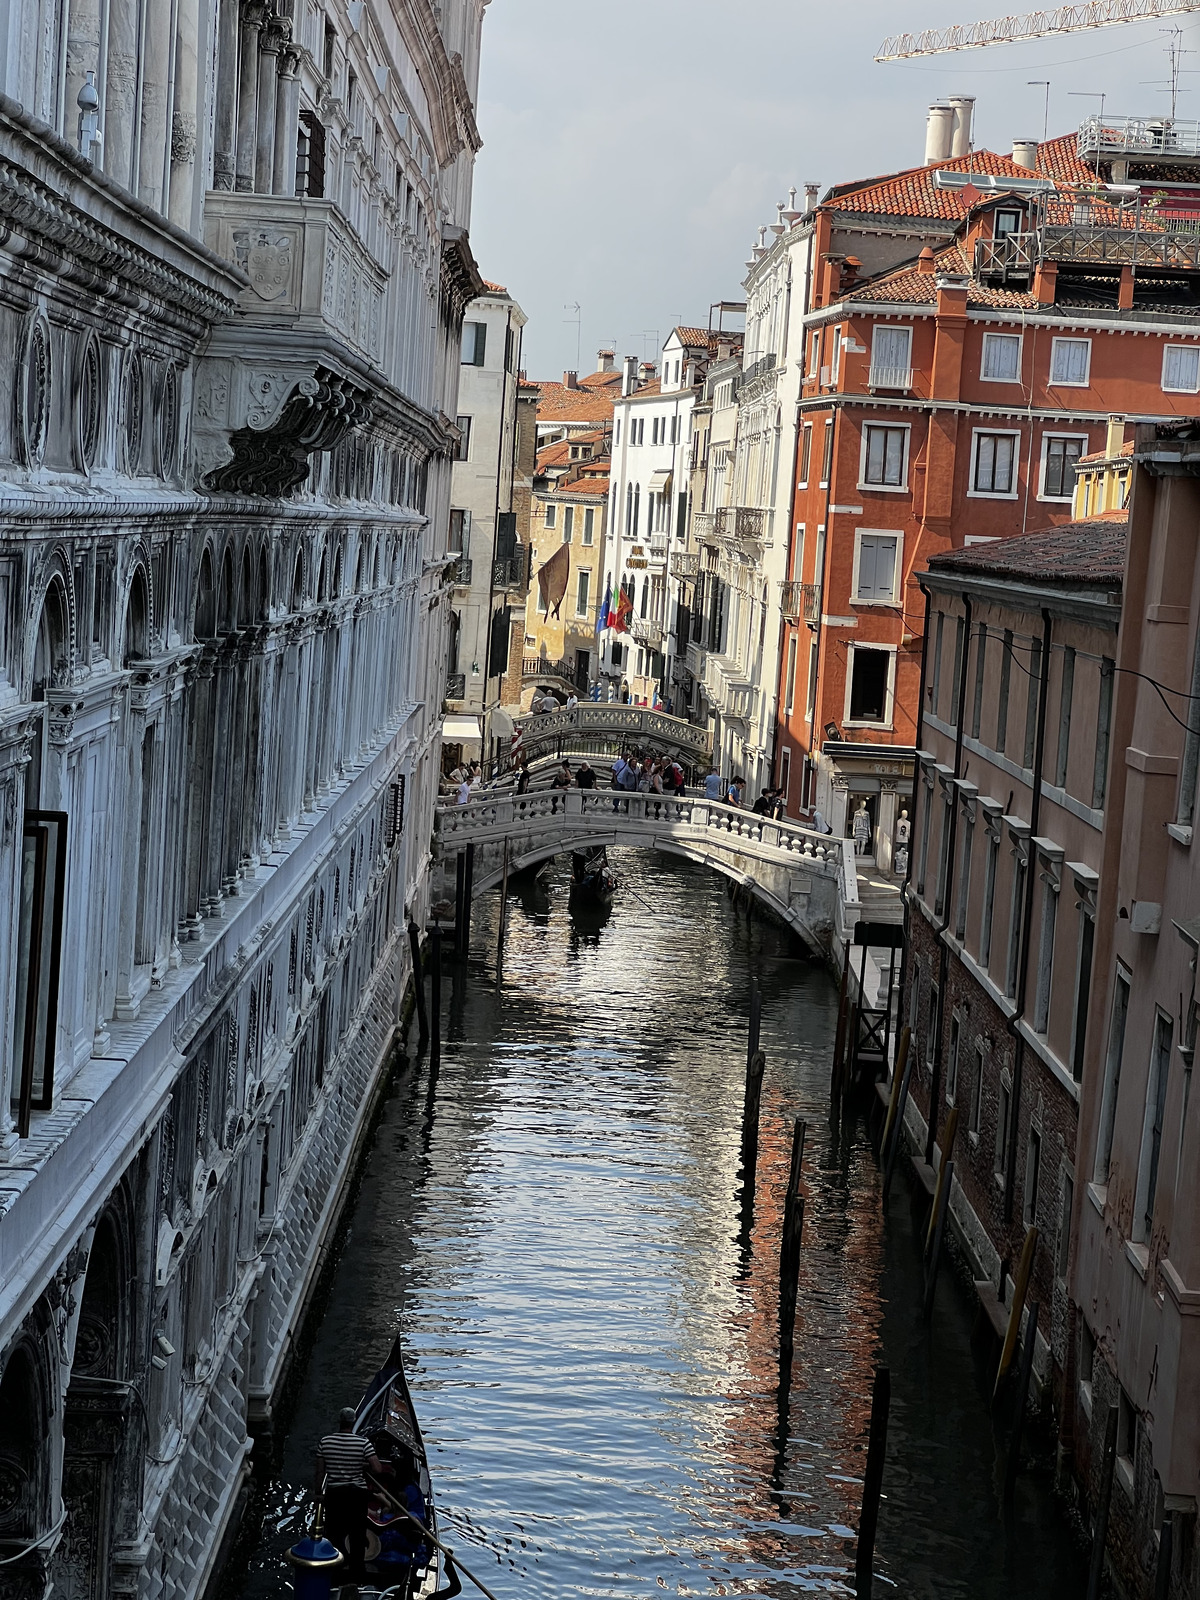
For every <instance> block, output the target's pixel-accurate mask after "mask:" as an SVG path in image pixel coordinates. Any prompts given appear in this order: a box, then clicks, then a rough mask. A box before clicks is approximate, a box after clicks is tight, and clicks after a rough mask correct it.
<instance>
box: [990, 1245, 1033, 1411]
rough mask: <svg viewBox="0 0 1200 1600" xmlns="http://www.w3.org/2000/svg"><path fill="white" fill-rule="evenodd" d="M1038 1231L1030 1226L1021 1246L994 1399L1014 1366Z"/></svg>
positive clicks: (993, 1392)
mask: <svg viewBox="0 0 1200 1600" xmlns="http://www.w3.org/2000/svg"><path fill="white" fill-rule="evenodd" d="M1037 1242H1038V1231H1037V1229H1036V1228H1030V1229H1029V1231H1028V1232H1027V1233H1026V1235H1025V1243H1024V1244H1023V1245H1022V1246H1021V1259H1020V1261H1019V1262H1018V1264H1017V1271H1016V1276H1015V1277H1014V1278H1013V1297H1012V1309H1011V1310H1010V1311H1009V1313H1008V1331H1007V1332H1006V1333H1005V1335H1004V1344H1003V1346H1002V1348H1001V1350H1000V1364H999V1366H998V1367H997V1368H996V1385H995V1388H994V1389H993V1390H992V1399H993V1400H994V1399H995V1398H996V1396H997V1395H998V1394H999V1393H1000V1385H1001V1384H1002V1383H1003V1382H1004V1379H1005V1377H1006V1375H1007V1373H1008V1369H1009V1367H1011V1366H1012V1358H1013V1352H1014V1351H1015V1350H1016V1348H1017V1335H1018V1334H1019V1333H1020V1331H1021V1313H1022V1312H1023V1311H1024V1309H1025V1296H1026V1294H1027V1293H1028V1292H1029V1279H1030V1277H1031V1275H1032V1273H1033V1258H1034V1255H1035V1254H1036V1252H1037Z"/></svg>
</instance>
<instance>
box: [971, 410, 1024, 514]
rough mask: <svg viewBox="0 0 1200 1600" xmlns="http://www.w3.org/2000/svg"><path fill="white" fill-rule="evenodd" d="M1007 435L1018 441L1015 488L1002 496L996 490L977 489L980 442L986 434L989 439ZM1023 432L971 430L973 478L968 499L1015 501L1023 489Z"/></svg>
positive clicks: (1014, 476)
mask: <svg viewBox="0 0 1200 1600" xmlns="http://www.w3.org/2000/svg"><path fill="white" fill-rule="evenodd" d="M998 433H1007V434H1009V435H1011V437H1012V438H1014V439H1015V440H1016V441H1017V448H1016V449H1014V450H1013V486H1012V488H1011V489H1010V490H1009V491H1008V492H1007V493H1006V494H1000V493H998V492H997V491H996V490H995V489H977V488H976V487H975V471H976V468H977V467H978V464H979V441H980V439H981V438H982V437H983V436H984V435H985V434H986V435H988V436H989V437H991V436H993V435H995V434H998ZM1020 442H1021V430H1020V428H972V430H971V476H970V478H969V480H968V484H967V498H968V499H969V500H1015V499H1016V498H1017V496H1018V495H1019V493H1020V489H1021V451H1020Z"/></svg>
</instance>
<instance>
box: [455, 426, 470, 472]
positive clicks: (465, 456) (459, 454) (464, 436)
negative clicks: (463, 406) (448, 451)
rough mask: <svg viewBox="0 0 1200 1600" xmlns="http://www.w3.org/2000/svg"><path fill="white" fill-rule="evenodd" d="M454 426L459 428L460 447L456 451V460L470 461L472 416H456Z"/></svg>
mask: <svg viewBox="0 0 1200 1600" xmlns="http://www.w3.org/2000/svg"><path fill="white" fill-rule="evenodd" d="M454 426H455V427H456V428H457V429H458V435H459V437H458V449H457V450H456V451H455V452H454V459H455V461H469V460H470V458H471V419H470V417H455V419H454Z"/></svg>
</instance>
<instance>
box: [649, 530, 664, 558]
mask: <svg viewBox="0 0 1200 1600" xmlns="http://www.w3.org/2000/svg"><path fill="white" fill-rule="evenodd" d="M650 559H651V560H652V561H665V560H666V559H667V535H666V534H665V533H652V534H651V535H650Z"/></svg>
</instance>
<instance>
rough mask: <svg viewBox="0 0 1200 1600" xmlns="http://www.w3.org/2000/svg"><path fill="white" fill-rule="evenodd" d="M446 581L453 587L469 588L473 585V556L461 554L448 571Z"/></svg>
mask: <svg viewBox="0 0 1200 1600" xmlns="http://www.w3.org/2000/svg"><path fill="white" fill-rule="evenodd" d="M446 582H447V583H448V584H449V585H450V587H451V588H452V589H469V588H470V587H471V558H470V556H459V557H458V559H457V561H455V562H453V563H452V564H451V565H450V567H449V568H448V569H447V571H446Z"/></svg>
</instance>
